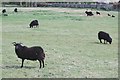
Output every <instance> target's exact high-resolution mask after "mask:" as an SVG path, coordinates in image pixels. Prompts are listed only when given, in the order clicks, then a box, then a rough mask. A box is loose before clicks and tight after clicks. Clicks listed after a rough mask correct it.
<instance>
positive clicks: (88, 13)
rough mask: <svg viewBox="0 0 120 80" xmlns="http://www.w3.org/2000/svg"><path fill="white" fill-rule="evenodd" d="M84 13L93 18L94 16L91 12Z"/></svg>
mask: <svg viewBox="0 0 120 80" xmlns="http://www.w3.org/2000/svg"><path fill="white" fill-rule="evenodd" d="M85 13H86V14H87V16H93V15H94V14H93V13H92V12H91V11H89V12H88V11H85Z"/></svg>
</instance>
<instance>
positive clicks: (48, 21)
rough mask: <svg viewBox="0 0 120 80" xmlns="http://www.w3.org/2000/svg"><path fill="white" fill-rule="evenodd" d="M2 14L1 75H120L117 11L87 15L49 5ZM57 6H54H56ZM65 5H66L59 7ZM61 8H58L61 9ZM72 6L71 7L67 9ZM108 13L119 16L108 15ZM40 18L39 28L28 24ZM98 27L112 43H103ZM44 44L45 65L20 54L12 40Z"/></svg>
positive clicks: (106, 76)
mask: <svg viewBox="0 0 120 80" xmlns="http://www.w3.org/2000/svg"><path fill="white" fill-rule="evenodd" d="M6 9H7V10H8V12H7V13H8V16H2V14H1V15H0V17H1V18H2V66H1V69H2V77H3V78H117V77H118V14H117V12H113V11H109V12H108V11H100V12H101V15H100V16H97V15H95V16H91V17H87V16H85V14H84V12H82V11H84V10H85V9H73V10H80V11H81V12H66V11H64V12H60V11H52V9H51V10H47V9H45V10H44V9H37V10H30V9H26V10H23V9H24V8H20V10H19V8H18V13H14V12H12V11H11V10H12V9H11V8H6ZM53 9H54V8H53ZM59 9H63V8H59ZM59 9H58V10H59ZM68 10H69V9H68ZM107 13H110V14H113V15H115V16H116V17H115V18H112V17H108V16H107ZM33 19H37V20H38V21H39V23H40V25H39V27H38V28H29V23H30V21H32V20H33ZM99 31H105V32H108V33H109V34H110V36H111V37H112V39H113V42H112V44H100V43H99V40H98V38H97V33H98V32H99ZM14 41H15V42H22V43H23V45H25V46H28V47H31V46H35V45H37V46H41V47H42V48H43V49H44V50H45V54H46V58H45V68H41V69H39V62H38V61H29V60H25V62H24V67H23V68H22V69H21V68H20V66H21V59H19V58H17V56H16V54H15V51H14V46H13V45H12V42H14Z"/></svg>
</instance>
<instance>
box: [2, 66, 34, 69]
mask: <svg viewBox="0 0 120 80" xmlns="http://www.w3.org/2000/svg"><path fill="white" fill-rule="evenodd" d="M2 68H3V69H22V68H23V69H24V68H26V69H32V68H36V67H33V66H23V67H22V68H21V66H17V65H13V66H11V65H10V66H3V67H2Z"/></svg>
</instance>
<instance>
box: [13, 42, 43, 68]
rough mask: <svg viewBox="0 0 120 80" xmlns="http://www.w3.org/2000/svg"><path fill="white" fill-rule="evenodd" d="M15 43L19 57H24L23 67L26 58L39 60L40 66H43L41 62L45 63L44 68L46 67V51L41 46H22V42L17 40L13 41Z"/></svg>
mask: <svg viewBox="0 0 120 80" xmlns="http://www.w3.org/2000/svg"><path fill="white" fill-rule="evenodd" d="M13 45H14V46H15V53H16V55H17V56H18V58H20V59H22V65H21V68H22V67H23V63H24V60H25V59H27V60H33V61H36V60H38V61H39V63H40V68H41V62H42V63H43V68H44V59H45V53H44V50H43V49H42V48H41V47H39V46H34V47H29V48H28V47H26V46H22V45H21V43H16V42H13Z"/></svg>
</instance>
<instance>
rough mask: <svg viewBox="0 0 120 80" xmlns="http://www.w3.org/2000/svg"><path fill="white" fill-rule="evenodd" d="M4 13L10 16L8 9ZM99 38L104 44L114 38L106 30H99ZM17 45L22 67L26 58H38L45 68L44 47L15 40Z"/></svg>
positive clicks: (89, 12)
mask: <svg viewBox="0 0 120 80" xmlns="http://www.w3.org/2000/svg"><path fill="white" fill-rule="evenodd" d="M14 12H18V11H17V8H15V9H14ZM2 13H3V15H4V16H8V15H7V14H5V13H6V9H3V10H2ZM85 13H86V14H87V16H93V15H94V14H93V13H92V12H91V11H85ZM96 14H97V15H100V12H96ZM108 16H111V15H110V14H108ZM112 17H115V16H114V15H112ZM38 25H39V23H38V20H33V21H32V22H31V23H30V24H29V26H30V28H33V27H34V26H36V27H37V26H38ZM98 39H99V40H100V43H102V41H101V40H102V39H103V40H104V44H107V42H109V44H111V43H112V38H111V37H110V35H109V34H108V33H106V32H104V31H99V33H98ZM12 44H13V45H14V46H15V53H16V55H17V57H18V58H20V59H22V65H21V68H22V67H23V63H24V60H25V59H27V60H33V61H35V60H38V61H39V64H40V68H41V66H42V64H43V68H44V59H45V52H44V50H43V49H42V47H40V46H33V47H27V46H23V45H22V43H17V42H13V43H12Z"/></svg>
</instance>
